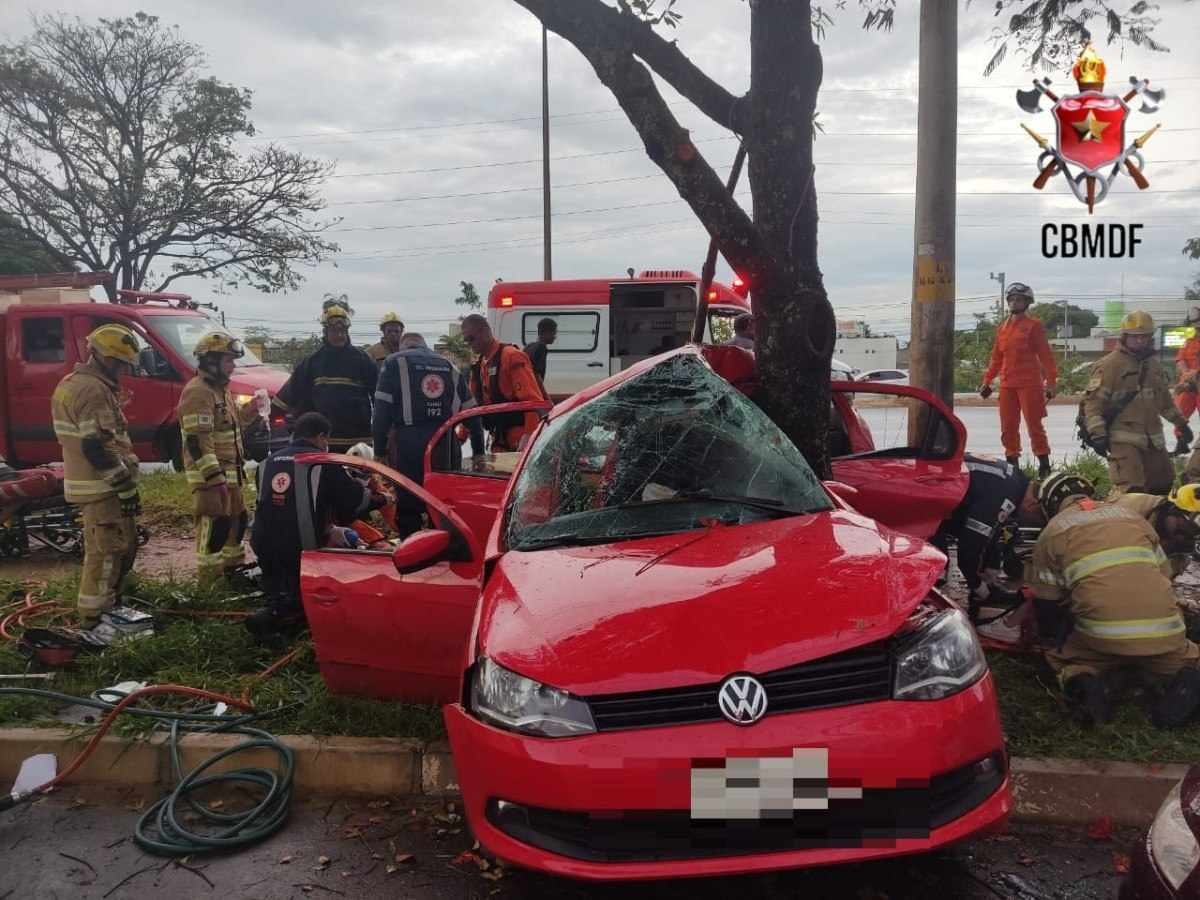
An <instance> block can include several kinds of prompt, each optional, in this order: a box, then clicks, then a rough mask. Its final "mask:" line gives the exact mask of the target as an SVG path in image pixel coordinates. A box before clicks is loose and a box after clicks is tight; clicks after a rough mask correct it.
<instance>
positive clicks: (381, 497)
mask: <svg viewBox="0 0 1200 900" xmlns="http://www.w3.org/2000/svg"><path fill="white" fill-rule="evenodd" d="M391 502H392V498H391V497H388V496H387V495H386V494H379V493H375V492H372V493H371V499H370V500H369V501H367V511H368V512H370V511H372V510H376V509H383V508H384V507H385V506H387V505H388V504H389V503H391Z"/></svg>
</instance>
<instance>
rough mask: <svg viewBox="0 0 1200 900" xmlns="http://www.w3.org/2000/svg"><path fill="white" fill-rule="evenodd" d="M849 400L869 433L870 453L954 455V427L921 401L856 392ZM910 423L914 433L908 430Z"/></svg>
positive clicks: (934, 408) (955, 441)
mask: <svg viewBox="0 0 1200 900" xmlns="http://www.w3.org/2000/svg"><path fill="white" fill-rule="evenodd" d="M850 396H852V397H853V398H854V409H855V411H857V413H858V415H859V416H860V417H861V418H862V419H863V421H864V422H865V423H866V425H867V427H868V428H869V429H870V431H871V436H872V439H873V440H874V444H875V449H874V450H872V451H870V452H871V453H873V454H876V455H886V456H919V457H921V458H922V459H948V458H949V457H951V456H953V455H954V453H955V451H956V449H957V444H958V438H957V435H956V433H955V431H954V427H953V425H951V423H950V421H949V420H948V419H947V418H946V417H945V416H944V415H942V413H941V412H940V411H939V410H938V409H937V408H936V407H934V406H932V405H931V404H929V403H927V402H925V401H924V400H921V399H919V398H917V397H904V396H898V395H894V394H882V393H879V394H872V393H871V392H870V391H856V392H854V393H853V394H851V395H850ZM910 421H911V422H913V423H914V428H915V429H916V430H915V432H913V431H912V430H911V429H910V427H909V423H910ZM834 455H835V456H836V455H842V454H834Z"/></svg>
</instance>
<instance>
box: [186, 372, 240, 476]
mask: <svg viewBox="0 0 1200 900" xmlns="http://www.w3.org/2000/svg"><path fill="white" fill-rule="evenodd" d="M255 415H257V411H256V409H255V407H254V405H253V404H250V403H247V404H246V405H245V406H244V407H242V408H241V409H240V410H239V409H238V408H237V406H236V405H235V404H234V402H233V397H232V396H231V395H230V393H229V389H228V387H227V386H226V385H223V384H217V383H215V382H214V381H213V380H212V379H210V378H209V377H208V376H207V375H205V374H203V373H202V374H199V375H196V376H195V377H193V378H192V380H191V381H189V382H188V383H187V385H185V386H184V388H183V393H182V394H181V395H180V397H179V431H180V434H181V435H182V437H183V470H184V472H185V474H186V475H187V481H188V484H189V485H190V486H191V488H192V490H193V491H195V490H198V489H200V488H202V487H214V486H216V485H218V484H223V483H225V482H229V483H230V484H241V483H242V480H243V473H242V461H243V460H244V459H245V451H244V450H243V449H242V427H243V426H244V425H246V424H248V423H249V422H251V421H253V420H254V417H255Z"/></svg>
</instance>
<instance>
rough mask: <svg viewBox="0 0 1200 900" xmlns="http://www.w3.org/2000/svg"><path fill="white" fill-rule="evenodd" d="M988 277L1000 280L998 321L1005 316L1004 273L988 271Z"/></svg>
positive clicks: (997, 306)
mask: <svg viewBox="0 0 1200 900" xmlns="http://www.w3.org/2000/svg"><path fill="white" fill-rule="evenodd" d="M988 278H990V279H992V281H998V282H1000V302H999V303H997V304H996V321H997V322H999V321H1000V320H1001V319H1003V318H1004V273H1003V272H988Z"/></svg>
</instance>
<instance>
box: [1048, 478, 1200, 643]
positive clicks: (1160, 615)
mask: <svg viewBox="0 0 1200 900" xmlns="http://www.w3.org/2000/svg"><path fill="white" fill-rule="evenodd" d="M1030 573H1031V580H1030V584H1029V586H1030V588H1031V589H1032V590H1033V593H1034V596H1036V597H1038V598H1040V599H1043V600H1052V601H1056V602H1059V603H1062V604H1064V605H1066V606H1068V607H1069V609H1070V611H1071V613H1072V614H1073V615H1074V617H1075V624H1074V631H1073V632H1072V633H1071V636H1070V641H1071V642H1072V643H1073V644H1075V645H1077V646H1080V647H1082V648H1084V649H1086V650H1087V651H1089V652H1092V653H1098V654H1103V655H1105V656H1111V657H1157V656H1161V655H1163V654H1171V653H1176V652H1179V651H1181V650H1182V649H1184V648H1186V647H1188V645H1189V642H1188V640H1187V638H1186V636H1185V630H1186V629H1185V626H1184V622H1183V617H1182V616H1181V615H1180V614H1179V608H1178V606H1177V605H1176V601H1175V592H1174V590H1173V589H1172V586H1171V574H1172V573H1171V566H1170V563H1169V561H1168V560H1167V556H1166V554H1165V553H1164V552H1163V550H1162V548H1161V546H1160V545H1159V540H1158V535H1157V534H1156V533H1155V531H1154V528H1153V526H1152V525H1151V524H1150V522H1148V521H1147V519H1146V516H1145V512H1144V510H1140V509H1138V508H1133V507H1131V506H1130V505H1128V504H1125V503H1099V502H1097V501H1095V500H1091V499H1084V498H1080V499H1078V500H1077V501H1076V502H1073V503H1072V502H1068V505H1067V506H1066V507H1065V508H1064V509H1063V510H1062V511H1060V512H1059V513H1058V515H1056V516H1055V517H1054V518H1053V519H1051V520H1050V523H1049V524H1048V525H1047V526H1046V528H1045V529H1044V530H1043V531H1042V533H1041V535H1040V536H1039V537H1038V541H1037V544H1036V546H1035V547H1034V550H1033V559H1032V561H1031V563H1030Z"/></svg>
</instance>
